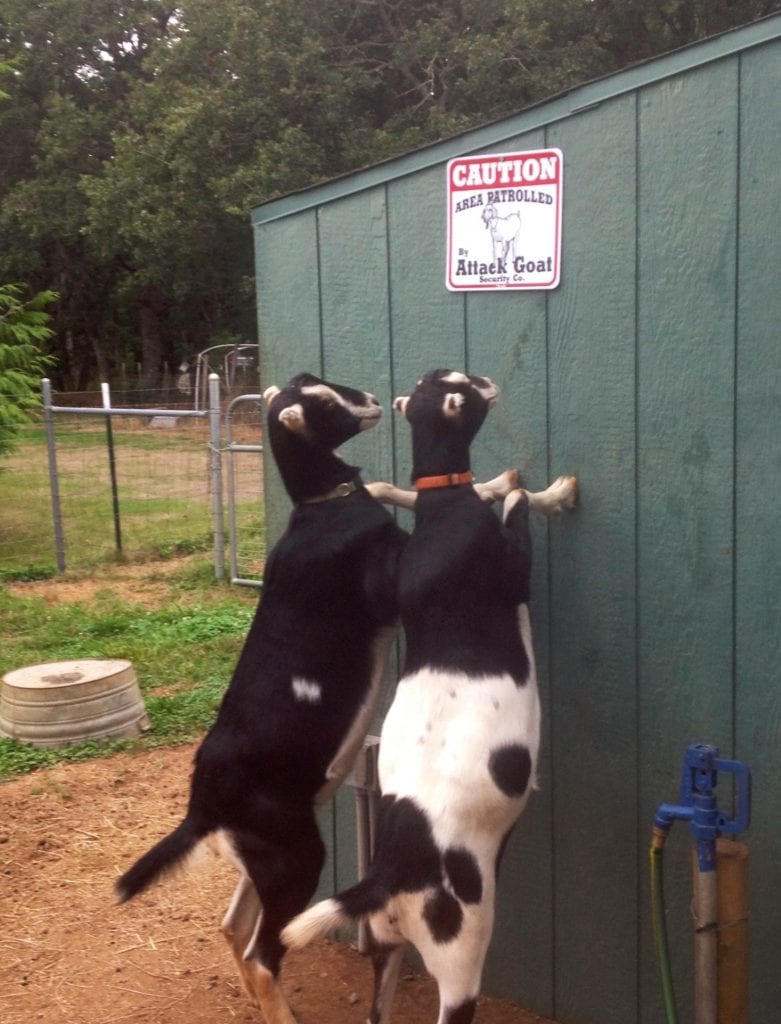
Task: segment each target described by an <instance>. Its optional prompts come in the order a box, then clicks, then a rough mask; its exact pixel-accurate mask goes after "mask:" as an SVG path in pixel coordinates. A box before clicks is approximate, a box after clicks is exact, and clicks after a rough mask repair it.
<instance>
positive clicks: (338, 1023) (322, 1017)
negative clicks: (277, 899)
mask: <svg viewBox="0 0 781 1024" xmlns="http://www.w3.org/2000/svg"><path fill="white" fill-rule="evenodd" d="M193 749H194V748H193V747H191V746H187V747H178V748H170V749H161V750H156V751H152V752H148V753H144V754H137V755H125V754H122V755H119V756H117V757H114V758H112V759H110V760H104V761H93V762H88V763H85V764H74V765H63V766H61V767H58V768H54V769H51V770H46V771H40V772H37V773H35V774H33V775H28V776H24V777H22V778H19V779H15V780H11V781H10V782H6V783H4V784H3V785H2V786H0V1020H1V1021H3V1024H22V1022H24V1024H29V1022H31V1021H32V1022H35V1021H43V1022H46V1024H55V1022H57V1024H60V1022H62V1024H119V1022H134V1024H185V1022H186V1024H207V1022H208V1024H215V1022H217V1021H225V1022H229V1021H244V1022H258V1024H260V1022H261V1020H262V1018H261V1015H260V1013H259V1011H258V1010H256V1009H254V1008H253V1007H252V1006H250V1004H249V1003H248V1002H247V999H246V997H245V995H244V993H243V992H242V990H241V988H240V986H239V984H238V978H237V974H236V970H235V967H234V964H233V960H232V957H231V955H230V953H229V951H228V947H227V944H226V943H225V941H224V939H223V938H222V935H221V934H220V933H219V930H218V926H219V921H220V918H221V916H222V913H223V911H224V909H225V908H226V906H227V904H228V900H229V898H230V895H231V892H232V890H233V885H234V882H235V874H234V873H233V872H232V871H231V869H230V868H228V867H227V866H226V865H224V864H222V863H221V862H220V861H218V860H216V859H214V858H212V857H210V856H208V855H205V856H204V858H203V860H202V861H200V862H198V863H195V864H194V865H193V866H192V867H191V869H190V870H189V871H188V872H187V873H186V874H184V873H183V874H180V875H177V876H175V877H173V878H170V879H168V880H166V881H165V882H163V883H161V884H160V885H158V886H156V887H155V888H154V889H152V890H150V891H149V892H148V893H147V894H145V895H143V896H141V897H139V898H138V900H137V901H134V902H131V903H129V904H127V905H125V906H121V907H120V906H117V905H116V904H115V902H114V899H113V893H112V886H113V882H114V879H115V878H116V877H117V876H118V875H119V874H120V873H121V872H122V871H123V870H124V869H125V868H126V867H128V866H129V864H130V863H131V862H132V860H134V859H135V857H137V856H138V855H139V854H140V853H142V852H143V851H144V850H145V849H147V847H148V846H150V845H151V844H152V843H153V842H154V841H156V840H157V839H158V838H159V837H160V836H162V835H163V834H164V833H166V832H167V831H169V829H170V828H171V827H173V826H174V825H175V824H176V823H177V821H178V819H179V816H180V815H181V811H182V809H183V807H184V802H185V798H186V793H187V781H188V778H189V771H190V762H191V760H192V755H193ZM370 976H371V969H370V966H369V964H368V963H367V962H366V961H365V960H364V959H363V957H361V955H360V954H359V953H358V952H357V951H356V950H355V949H354V948H352V947H351V946H349V945H347V944H344V943H340V942H336V941H324V942H320V943H316V944H313V945H312V946H311V947H310V948H309V949H306V950H303V951H300V952H296V953H291V954H290V955H289V956H288V958H287V959H286V961H285V967H284V970H283V979H284V988H285V990H286V992H287V994H288V998H289V1000H290V1003H291V1006H292V1008H293V1011H294V1013H295V1014H296V1015H297V1017H298V1020H299V1022H300V1024H359V1022H363V1021H365V1019H366V1015H367V1012H368V1008H369V1002H370V990H371V977H370ZM436 1007H437V998H436V990H435V986H434V984H433V982H432V981H431V980H430V979H428V978H424V977H421V976H419V975H417V974H414V973H413V972H411V971H407V972H406V973H405V975H404V977H403V980H402V982H401V984H400V986H399V991H398V995H397V998H396V1004H395V1012H394V1020H395V1021H398V1022H399V1024H401V1022H405V1024H434V1022H435V1021H436V1017H437V1011H436ZM476 1021H477V1024H540V1022H542V1021H543V1018H541V1017H538V1016H536V1015H535V1014H531V1013H528V1012H525V1011H524V1010H522V1009H521V1008H519V1007H517V1006H514V1005H512V1004H510V1003H507V1002H504V1001H501V1000H494V999H487V998H481V1000H480V1005H479V1008H478V1013H477V1018H476Z"/></svg>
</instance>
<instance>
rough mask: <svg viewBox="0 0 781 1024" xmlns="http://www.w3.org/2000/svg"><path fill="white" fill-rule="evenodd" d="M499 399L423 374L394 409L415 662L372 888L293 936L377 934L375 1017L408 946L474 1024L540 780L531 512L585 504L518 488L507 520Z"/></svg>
mask: <svg viewBox="0 0 781 1024" xmlns="http://www.w3.org/2000/svg"><path fill="white" fill-rule="evenodd" d="M496 396H497V388H496V386H495V385H494V384H493V382H492V381H490V380H489V379H488V378H485V377H477V376H472V375H470V376H467V375H466V374H463V373H459V372H453V371H449V370H438V371H434V372H432V373H429V374H426V376H425V377H423V379H422V380H421V381H419V382H418V385H417V387H416V388H415V390H414V392H413V394H412V395H411V396H410V397H409V398H402V399H397V400H396V403H395V405H396V408H398V409H399V410H400V411H401V412H402V413H403V414H404V415H405V416H406V418H407V420H408V421H409V423H410V425H411V428H412V448H413V480H414V483H415V487H416V489H417V491H418V494H417V501H416V503H415V528H414V531H413V533H412V535H411V537H410V540H409V541H408V543H407V545H406V547H405V550H404V553H403V555H402V557H401V560H400V563H399V604H400V611H401V620H402V624H403V626H404V631H405V635H406V656H405V663H404V668H403V673H402V677H401V680H400V682H399V684H398V688H397V691H396V696H395V699H394V701H393V704H392V706H391V708H390V710H389V712H388V715H387V717H386V719H385V722H384V724H383V727H382V735H381V740H380V754H379V776H380V787H381V791H382V801H381V809H380V817H379V825H378V836H377V843H376V850H375V858H374V862H373V864H372V867H371V868H370V871H369V874H368V876H367V878H366V879H364V880H363V881H361V882H359V883H358V884H357V885H356V886H354V887H352V888H351V889H348V890H347V891H345V892H343V893H341V894H340V895H338V896H336V897H334V898H332V899H328V900H324V901H322V902H321V903H318V904H317V905H315V906H314V907H312V908H310V909H309V910H307V911H306V912H304V913H303V914H302V915H300V916H299V917H297V918H296V919H295V920H294V921H292V922H291V923H290V924H289V925H288V926H287V927H286V928H285V930H284V931H283V933H282V941H283V942H284V943H286V944H287V945H289V946H291V947H298V946H302V945H304V944H305V943H306V942H308V941H310V940H311V939H313V938H315V937H317V936H319V935H323V934H325V933H326V932H327V931H329V930H331V929H332V928H334V927H336V926H338V925H340V924H343V923H345V922H346V921H348V920H364V921H365V922H366V923H367V925H368V932H369V936H370V943H371V945H372V947H373V953H372V955H373V960H374V966H375V995H374V1003H373V1007H372V1011H371V1015H370V1021H371V1022H372V1024H388V1021H389V1020H390V1012H391V1001H392V996H393V991H394V989H395V984H396V977H397V975H398V970H399V966H400V963H401V958H402V954H403V950H404V945H405V943H406V942H412V943H414V945H415V946H416V947H417V949H418V950H419V951H420V953H421V955H422V957H423V960H424V962H425V964H426V967H427V968H428V970H429V971H430V972H431V974H433V976H434V977H435V978H436V980H437V983H438V985H439V993H440V1012H439V1022H438V1024H470V1021H471V1020H472V1018H473V1016H474V1012H475V1005H476V1001H477V996H478V993H479V989H480V979H481V975H482V968H483V963H484V960H485V954H486V951H487V948H488V943H489V941H490V938H491V933H492V928H493V914H494V892H495V883H496V871H497V868H498V862H499V859H500V856H501V851H502V848H503V844H504V842H505V841H506V839H507V837H508V835H509V833H510V831H511V829H512V827H513V825H514V823H515V821H516V820H517V818H518V816H519V815H520V814H521V812H522V810H523V808H524V806H525V804H526V801H527V799H528V797H529V793H530V791H531V789H532V788H533V787H534V779H535V768H536V761H537V753H538V747H539V736H540V704H539V698H538V693H537V679H536V674H535V664H534V652H533V649H532V640H531V626H530V621H529V614H528V609H527V602H528V599H529V576H530V571H531V557H532V552H531V540H530V534H529V524H528V516H529V508H530V506H532V507H536V508H537V509H538V510H539V511H542V512H544V513H546V514H554V513H556V512H558V511H560V510H561V509H562V508H563V507H569V506H571V505H572V504H573V503H574V500H575V496H576V481H575V478H574V477H569V478H560V479H559V480H558V481H556V483H555V484H553V485H552V486H551V487H549V488H548V489H547V491H544V492H541V493H540V494H529V493H528V492H526V491H524V490H520V489H515V490H513V491H512V492H511V493H510V494H509V495H508V496H507V497H506V499H505V502H504V515H503V519H504V523H503V524H502V523H501V522H500V521H499V519H498V518H497V517H496V516H495V515H494V514H493V513H492V512H491V511H490V510H489V509H488V508H486V506H485V504H484V503H483V502H481V501H480V500H479V498H478V496H477V495H476V494H475V491H474V489H473V488H472V487H471V486H468V485H469V484H470V483H471V479H472V474H471V472H470V461H469V446H470V444H471V442H472V440H473V438H474V437H475V435H476V434H477V432H478V430H479V429H480V426H481V425H482V423H483V420H484V419H485V416H486V414H487V412H488V409H489V408H490V406H491V405H492V404H493V403H494V401H495V399H496Z"/></svg>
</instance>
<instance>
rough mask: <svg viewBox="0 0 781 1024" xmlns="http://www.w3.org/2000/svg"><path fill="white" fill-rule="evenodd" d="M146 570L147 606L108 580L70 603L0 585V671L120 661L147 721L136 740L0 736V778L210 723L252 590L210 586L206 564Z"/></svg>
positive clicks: (195, 731)
mask: <svg viewBox="0 0 781 1024" xmlns="http://www.w3.org/2000/svg"><path fill="white" fill-rule="evenodd" d="M147 568H148V572H147V575H146V576H145V579H146V580H147V581H149V582H152V583H156V582H160V581H162V580H164V582H165V590H166V592H165V594H164V595H163V597H162V598H161V604H160V607H155V608H152V609H149V608H146V607H143V606H141V605H139V604H136V603H133V602H132V600H128V599H127V597H126V596H119V595H118V593H117V588H116V586H114V585H113V584H112V580H111V579H108V580H107V582H106V586H105V587H104V588H103V589H101V590H99V591H98V592H97V593H96V594H94V596H93V597H91V598H90V599H89V600H85V601H78V602H75V603H72V604H71V603H69V604H65V603H59V604H50V603H48V602H47V601H46V600H45V599H44V598H43V597H41V596H36V595H28V594H25V595H23V596H20V595H18V594H11V593H10V592H9V590H8V587H3V586H2V585H1V584H0V675H2V674H4V673H5V672H8V671H11V670H13V669H15V668H21V667H23V666H26V665H37V664H43V663H46V662H49V661H69V660H74V659H79V658H100V659H103V658H125V659H128V660H130V661H132V662H133V666H134V669H135V672H136V676H137V678H138V682H139V686H140V689H141V692H142V695H143V697H144V703H145V705H146V708H147V711H148V713H149V716H150V719H151V721H152V728H151V730H150V732H148V733H147V734H145V735H144V736H143V737H140V738H138V739H134V740H122V741H115V742H103V743H95V742H90V743H79V744H73V745H71V746H68V747H62V748H56V749H54V748H34V747H31V746H30V745H28V744H24V743H20V742H18V741H16V740H10V739H6V738H0V778H8V777H11V776H14V775H17V774H19V773H21V772H27V771H31V770H33V769H35V768H41V767H44V766H47V765H52V764H56V763H58V762H60V761H80V760H85V759H89V758H92V757H98V756H107V755H110V754H112V753H114V752H116V751H118V750H125V749H137V750H141V749H147V748H151V747H155V746H161V745H170V744H175V743H183V742H188V741H191V740H193V739H195V738H197V737H198V736H199V735H200V734H201V733H202V732H203V731H204V730H205V729H206V728H207V727H208V726H209V725H210V724H211V722H212V721H213V718H214V713H215V711H216V708H217V706H218V704H219V701H220V699H221V697H222V694H223V692H224V690H225V687H226V685H227V683H228V680H229V679H230V676H231V674H232V672H233V668H234V665H235V663H236V659H237V657H238V654H239V651H240V649H241V646H242V644H243V641H244V638H245V636H246V633H247V630H248V628H249V624H250V621H251V618H252V615H253V613H254V606H255V603H256V601H257V595H256V594H254V593H248V592H247V591H245V590H242V589H240V588H231V587H227V586H225V585H218V584H216V583H215V582H214V580H213V578H212V572H211V566H210V565H209V564H208V563H193V564H188V565H187V566H184V567H176V569H175V571H174V573H173V574H171V573H170V572H169V573H167V574H165V575H163V574H162V572H161V570H160V569H158V568H156V567H155V566H154V565H152V566H149V567H147ZM117 571H119V570H117ZM145 572H146V570H145ZM126 590H127V588H126V587H125V588H124V590H123V594H124V593H125V592H126Z"/></svg>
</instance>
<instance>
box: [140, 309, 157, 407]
mask: <svg viewBox="0 0 781 1024" xmlns="http://www.w3.org/2000/svg"><path fill="white" fill-rule="evenodd" d="M139 315H140V319H141V383H142V385H143V386H144V387H145V388H155V387H159V385H160V378H161V374H162V370H163V335H162V330H161V323H160V305H159V303H156V302H154V301H153V300H149V299H142V300H141V302H140V303H139Z"/></svg>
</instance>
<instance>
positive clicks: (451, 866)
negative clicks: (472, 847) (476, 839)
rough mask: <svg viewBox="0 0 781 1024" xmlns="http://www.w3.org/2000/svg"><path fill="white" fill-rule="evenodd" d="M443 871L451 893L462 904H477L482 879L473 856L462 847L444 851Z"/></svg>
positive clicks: (481, 891)
mask: <svg viewBox="0 0 781 1024" xmlns="http://www.w3.org/2000/svg"><path fill="white" fill-rule="evenodd" d="M443 859H444V862H445V871H446V872H447V877H448V878H449V879H450V884H451V885H452V887H453V892H454V893H455V894H456V896H458V898H459V899H460V900H461V901H462V902H463V903H479V902H480V900H481V899H482V897H483V877H482V875H481V874H480V868H479V867H478V865H477V861H476V860H475V858H474V856H473V855H472V854H471V853H470V852H469V850H465V849H464V848H463V847H456V846H451V847H450V848H449V849H447V850H445V856H444V858H443Z"/></svg>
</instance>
